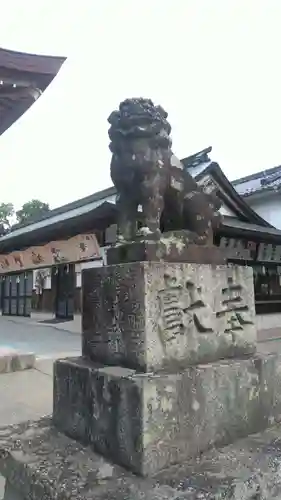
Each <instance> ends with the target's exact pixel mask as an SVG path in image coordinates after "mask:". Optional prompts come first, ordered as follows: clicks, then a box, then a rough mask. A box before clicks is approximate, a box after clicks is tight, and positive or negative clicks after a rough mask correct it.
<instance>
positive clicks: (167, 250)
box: [107, 231, 226, 265]
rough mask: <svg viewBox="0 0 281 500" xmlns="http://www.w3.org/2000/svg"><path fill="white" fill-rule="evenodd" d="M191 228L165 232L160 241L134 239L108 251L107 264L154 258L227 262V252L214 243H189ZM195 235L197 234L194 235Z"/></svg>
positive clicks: (204, 262)
mask: <svg viewBox="0 0 281 500" xmlns="http://www.w3.org/2000/svg"><path fill="white" fill-rule="evenodd" d="M189 236H190V233H189V232H188V231H174V232H170V233H164V234H163V235H162V236H161V238H160V239H159V240H158V241H155V240H149V239H148V240H145V241H133V242H130V243H126V244H123V245H116V246H115V247H111V248H109V249H108V250H107V264H108V265H112V264H121V263H126V262H142V261H152V262H153V261H154V262H159V261H162V260H165V261H166V262H189V263H191V262H192V263H197V264H224V263H225V262H226V253H225V252H223V250H221V249H220V248H218V247H216V246H214V245H208V246H207V245H196V244H194V243H189V242H188V238H189ZM193 236H194V235H193Z"/></svg>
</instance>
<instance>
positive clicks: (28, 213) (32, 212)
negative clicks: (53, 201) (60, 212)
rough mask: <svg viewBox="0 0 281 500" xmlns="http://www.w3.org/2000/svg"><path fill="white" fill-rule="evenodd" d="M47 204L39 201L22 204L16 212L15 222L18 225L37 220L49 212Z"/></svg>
mask: <svg viewBox="0 0 281 500" xmlns="http://www.w3.org/2000/svg"><path fill="white" fill-rule="evenodd" d="M49 210H50V207H49V204H48V203H44V202H43V201H40V200H31V201H28V202H26V203H24V204H23V206H22V207H21V209H20V210H18V211H17V212H16V216H17V221H18V223H19V224H26V223H27V222H31V221H33V220H34V219H38V218H40V217H42V216H43V215H45V214H46V213H47V212H49Z"/></svg>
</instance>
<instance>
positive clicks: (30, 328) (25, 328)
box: [0, 316, 81, 357]
mask: <svg viewBox="0 0 281 500" xmlns="http://www.w3.org/2000/svg"><path fill="white" fill-rule="evenodd" d="M24 320H26V321H24ZM0 345H1V346H2V347H12V348H14V349H16V350H18V351H22V352H34V353H35V354H36V356H40V357H42V356H44V357H53V356H55V357H60V356H61V355H62V354H63V355H65V353H67V355H72V356H77V355H79V353H80V352H81V335H80V334H77V333H73V332H71V331H68V330H63V329H59V328H57V327H53V326H50V325H48V326H45V324H40V323H37V322H34V321H32V320H29V319H28V318H21V321H15V320H13V318H6V317H5V316H0Z"/></svg>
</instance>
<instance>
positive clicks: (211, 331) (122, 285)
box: [82, 262, 257, 372]
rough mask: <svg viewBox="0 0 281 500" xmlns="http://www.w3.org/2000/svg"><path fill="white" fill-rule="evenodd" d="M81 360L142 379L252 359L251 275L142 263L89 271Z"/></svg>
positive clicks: (226, 268)
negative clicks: (132, 371)
mask: <svg viewBox="0 0 281 500" xmlns="http://www.w3.org/2000/svg"><path fill="white" fill-rule="evenodd" d="M82 281H83V286H82V289H83V317H82V332H83V335H82V353H83V356H85V357H88V358H90V359H92V361H97V362H101V363H104V364H107V365H121V366H127V367H128V368H133V369H137V370H139V371H144V372H149V371H160V370H162V369H163V368H164V369H165V370H171V371H175V369H176V370H180V369H184V368H185V367H186V366H188V365H190V364H198V363H206V362H210V361H216V360H218V359H223V358H231V357H242V356H245V355H251V354H253V353H254V352H255V350H256V334H257V333H256V326H255V305H254V288H253V271H252V269H251V268H250V267H241V266H211V265H199V264H175V263H163V262H136V263H133V264H120V265H116V266H105V267H100V268H95V269H85V270H84V271H83V278H82Z"/></svg>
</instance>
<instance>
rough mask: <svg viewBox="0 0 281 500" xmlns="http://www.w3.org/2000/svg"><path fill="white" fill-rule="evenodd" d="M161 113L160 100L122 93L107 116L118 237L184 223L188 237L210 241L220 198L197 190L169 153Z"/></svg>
mask: <svg viewBox="0 0 281 500" xmlns="http://www.w3.org/2000/svg"><path fill="white" fill-rule="evenodd" d="M167 117H168V114H167V113H166V111H165V110H164V109H163V108H162V107H161V106H155V105H154V104H153V102H152V101H151V100H150V99H142V98H138V99H126V100H125V101H123V102H122V103H121V104H120V106H119V110H118V111H114V112H113V113H111V115H110V116H109V118H108V121H109V123H110V129H109V137H110V141H111V142H110V150H111V152H112V159H111V178H112V181H113V183H114V185H115V187H116V189H117V207H118V209H119V224H118V233H119V235H118V239H119V241H120V242H121V241H123V242H125V241H134V240H135V239H136V238H137V237H141V236H142V237H149V238H159V237H160V236H161V231H162V232H164V231H171V230H181V229H184V230H188V231H189V240H190V241H192V242H193V243H198V244H207V243H208V244H210V243H211V242H212V239H213V230H214V229H215V228H216V227H217V226H218V224H219V223H220V214H219V212H218V210H219V208H220V203H219V201H218V199H217V198H216V197H215V196H214V195H209V194H205V193H204V192H203V191H202V189H201V188H200V187H199V186H198V185H197V184H196V182H195V181H194V179H193V178H192V177H191V175H190V174H189V173H188V172H187V171H186V170H185V169H184V167H183V165H182V163H181V162H180V161H179V160H178V159H177V158H176V157H175V155H174V154H173V152H172V149H171V146H172V141H171V138H170V133H171V126H170V124H169V122H168V121H167ZM139 206H141V207H142V213H141V214H140V213H139V212H138V208H139ZM140 218H142V221H141V222H142V227H141V229H138V221H139V220H140Z"/></svg>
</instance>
